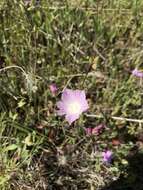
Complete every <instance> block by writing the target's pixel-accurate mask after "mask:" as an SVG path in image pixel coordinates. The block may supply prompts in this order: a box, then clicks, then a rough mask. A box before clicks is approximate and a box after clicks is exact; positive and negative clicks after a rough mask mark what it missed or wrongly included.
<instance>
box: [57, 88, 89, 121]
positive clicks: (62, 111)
mask: <svg viewBox="0 0 143 190" xmlns="http://www.w3.org/2000/svg"><path fill="white" fill-rule="evenodd" d="M57 107H58V108H59V110H58V111H57V113H58V115H65V118H66V120H67V121H68V122H69V124H71V123H73V122H74V121H75V120H77V119H78V118H79V117H80V115H81V114H82V112H85V111H86V110H87V109H88V108H89V107H88V103H87V100H86V96H85V91H84V90H70V89H65V90H64V92H63V93H62V98H61V101H59V102H57Z"/></svg>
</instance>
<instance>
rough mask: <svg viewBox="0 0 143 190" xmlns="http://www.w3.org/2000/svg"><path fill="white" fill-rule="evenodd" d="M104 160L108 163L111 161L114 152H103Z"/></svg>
mask: <svg viewBox="0 0 143 190" xmlns="http://www.w3.org/2000/svg"><path fill="white" fill-rule="evenodd" d="M102 157H103V161H104V162H106V163H111V160H112V152H111V151H110V150H106V151H104V152H102Z"/></svg>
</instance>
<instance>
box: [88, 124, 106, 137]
mask: <svg viewBox="0 0 143 190" xmlns="http://www.w3.org/2000/svg"><path fill="white" fill-rule="evenodd" d="M105 127H106V126H105V125H104V124H100V125H97V126H96V127H94V128H91V127H88V128H86V129H85V131H86V134H87V135H99V134H100V133H101V132H102V131H103V129H104V128H105Z"/></svg>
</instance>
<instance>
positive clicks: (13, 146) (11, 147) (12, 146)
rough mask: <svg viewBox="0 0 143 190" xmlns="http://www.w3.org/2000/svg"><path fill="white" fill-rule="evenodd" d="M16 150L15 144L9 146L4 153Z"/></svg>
mask: <svg viewBox="0 0 143 190" xmlns="http://www.w3.org/2000/svg"><path fill="white" fill-rule="evenodd" d="M17 148H18V146H17V145H16V144H11V145H9V146H7V147H6V148H5V152H7V151H10V150H15V149H17Z"/></svg>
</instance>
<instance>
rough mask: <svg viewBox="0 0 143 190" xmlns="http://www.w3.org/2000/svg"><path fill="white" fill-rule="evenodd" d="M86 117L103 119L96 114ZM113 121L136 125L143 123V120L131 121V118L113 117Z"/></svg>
mask: <svg viewBox="0 0 143 190" xmlns="http://www.w3.org/2000/svg"><path fill="white" fill-rule="evenodd" d="M85 115H86V116H87V117H91V118H103V116H102V115H96V114H85ZM111 119H114V120H119V121H129V122H134V123H143V119H131V118H124V117H116V116H111Z"/></svg>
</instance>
